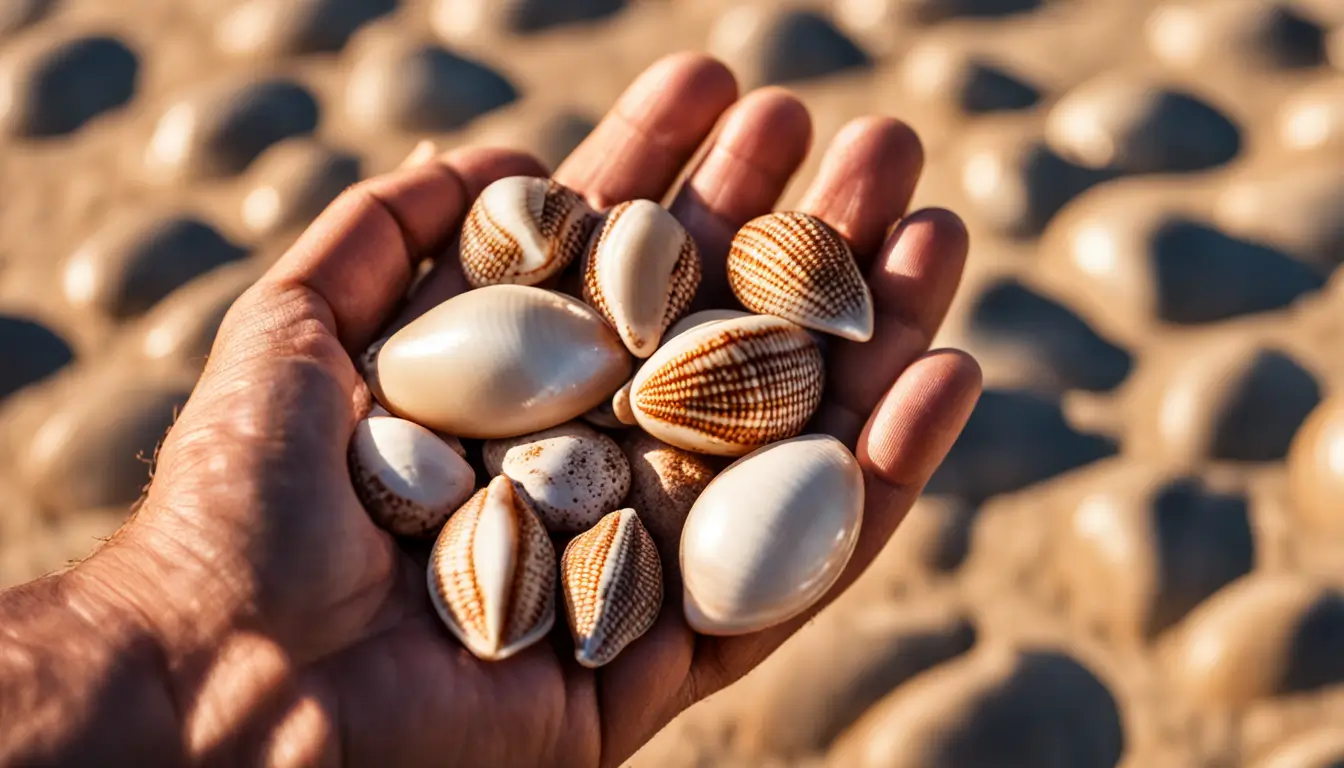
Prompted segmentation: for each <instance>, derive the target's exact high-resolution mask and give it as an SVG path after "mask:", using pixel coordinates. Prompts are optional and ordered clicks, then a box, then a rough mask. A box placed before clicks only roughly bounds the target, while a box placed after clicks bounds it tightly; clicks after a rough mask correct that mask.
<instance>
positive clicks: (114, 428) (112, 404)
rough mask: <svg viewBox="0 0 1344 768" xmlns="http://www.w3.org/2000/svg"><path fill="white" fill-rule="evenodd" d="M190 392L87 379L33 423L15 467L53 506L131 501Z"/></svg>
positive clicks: (75, 507)
mask: <svg viewBox="0 0 1344 768" xmlns="http://www.w3.org/2000/svg"><path fill="white" fill-rule="evenodd" d="M190 394H191V392H190V386H189V385H184V386H181V387H176V386H170V385H166V384H158V383H151V382H142V381H136V380H117V379H115V378H114V379H112V380H99V381H91V382H90V383H89V384H88V385H87V386H85V387H84V388H82V389H76V390H74V391H73V392H72V393H71V395H70V397H69V399H68V400H67V401H66V402H65V403H63V404H60V405H59V407H57V408H56V409H55V411H54V412H52V413H51V414H50V415H49V416H48V417H47V418H46V419H45V420H44V421H43V422H42V423H41V425H40V426H39V427H38V428H37V430H36V431H35V432H34V434H33V435H32V437H31V439H30V441H29V443H28V447H27V450H26V451H24V452H23V455H22V459H21V461H20V467H19V468H20V474H21V476H22V478H23V479H24V480H25V481H26V482H27V484H28V487H29V488H30V489H31V490H32V491H33V494H34V496H35V497H36V498H37V499H38V500H39V501H40V502H42V503H43V504H44V505H45V506H47V507H48V508H50V509H52V510H72V511H73V510H80V509H92V508H95V507H112V506H116V505H129V504H131V503H132V502H134V501H135V500H136V499H137V498H139V496H140V492H141V489H142V488H144V487H145V486H146V485H147V484H148V483H149V478H150V468H149V463H148V462H149V461H150V460H151V459H152V458H153V457H154V454H155V451H156V449H157V447H158V444H159V441H160V440H161V439H162V438H163V437H164V435H165V434H166V433H167V430H168V428H169V427H170V426H171V425H172V424H173V420H174V418H175V417H176V414H177V412H178V411H179V410H180V409H181V408H182V406H183V405H184V404H185V403H186V401H187V397H188V396H189V395H190Z"/></svg>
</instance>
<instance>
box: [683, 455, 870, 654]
mask: <svg viewBox="0 0 1344 768" xmlns="http://www.w3.org/2000/svg"><path fill="white" fill-rule="evenodd" d="M863 501H864V488H863V472H862V471H861V470H860V468H859V463H858V461H857V460H855V458H854V456H853V455H852V454H851V453H850V452H849V449H847V448H846V447H845V446H844V444H843V443H841V442H840V441H839V440H836V439H835V438H833V437H830V436H827V435H804V436H802V437H797V438H794V439H792V440H785V441H782V442H778V443H774V444H773V445H768V446H766V447H764V448H761V449H760V450H757V451H755V452H753V453H750V454H748V455H746V456H744V457H742V458H741V459H738V460H737V461H735V462H733V464H731V465H730V466H729V467H728V468H727V469H725V470H723V471H722V472H720V473H719V475H718V476H717V477H715V478H714V480H713V481H711V482H710V484H709V486H708V487H707V488H705V490H704V492H703V493H702V494H700V498H699V499H697V500H696V502H695V505H694V506H692V507H691V511H690V514H689V515H688V516H687V518H686V527H685V529H684V530H683V531H682V538H681V574H682V582H683V586H684V590H683V592H684V600H683V609H684V611H685V614H686V621H687V623H689V624H690V626H691V628H692V629H694V630H695V631H696V632H699V633H701V634H706V635H737V634H745V633H748V632H756V631H758V630H761V629H765V628H766V627H770V626H774V625H776V624H779V623H781V622H784V621H788V620H789V619H791V618H793V617H795V616H797V615H799V614H800V613H802V612H803V611H805V610H807V609H808V608H809V607H811V606H812V605H813V604H814V603H816V602H817V601H818V600H820V599H821V598H822V596H823V595H825V594H826V592H827V591H828V590H829V589H830V588H831V586H833V585H834V584H835V582H836V580H837V579H839V578H840V574H841V572H842V571H843V570H844V568H845V565H846V564H847V563H848V562H849V558H850V556H851V555H852V554H853V552H854V546H855V544H856V542H857V541H858V537H859V528H860V525H861V521H862V517H863Z"/></svg>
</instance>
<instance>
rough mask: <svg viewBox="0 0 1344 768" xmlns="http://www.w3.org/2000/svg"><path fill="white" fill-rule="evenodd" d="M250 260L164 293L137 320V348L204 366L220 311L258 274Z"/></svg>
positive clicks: (150, 357)
mask: <svg viewBox="0 0 1344 768" xmlns="http://www.w3.org/2000/svg"><path fill="white" fill-rule="evenodd" d="M258 273H259V269H258V266H257V265H255V264H253V263H252V262H250V261H243V262H238V263H236V264H227V265H225V266H222V267H220V268H218V269H215V270H212V271H210V272H208V273H206V274H204V275H202V276H200V277H198V278H196V279H194V280H192V281H191V282H189V283H187V284H186V285H183V286H182V287H181V288H178V289H177V290H175V291H173V292H172V293H170V294H168V296H167V298H165V299H164V300H163V301H161V302H159V303H158V304H157V305H155V306H154V309H152V310H151V311H150V312H148V313H147V314H146V315H145V316H144V318H143V320H142V323H141V326H140V332H139V334H138V339H137V341H138V345H137V346H138V350H139V353H140V354H141V355H143V356H144V357H145V358H146V359H148V360H168V359H171V360H177V361H179V362H183V363H188V364H190V365H193V366H194V367H196V368H197V370H200V369H203V368H204V367H205V361H206V357H207V356H208V355H209V354H210V348H211V346H212V345H213V344H214V342H215V335H216V334H217V333H218V332H219V326H220V324H221V323H223V322H224V315H225V314H226V313H227V312H228V311H229V308H230V307H232V306H233V303H234V302H235V301H237V299H238V297H239V296H241V295H242V294H243V292H244V291H246V290H247V288H248V287H249V286H251V285H252V283H253V282H255V281H256V279H257V277H258V276H259V274H258Z"/></svg>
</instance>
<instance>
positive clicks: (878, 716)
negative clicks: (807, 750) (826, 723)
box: [827, 645, 1125, 768]
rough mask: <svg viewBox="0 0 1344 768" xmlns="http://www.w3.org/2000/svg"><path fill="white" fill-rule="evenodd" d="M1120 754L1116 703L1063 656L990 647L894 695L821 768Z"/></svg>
mask: <svg viewBox="0 0 1344 768" xmlns="http://www.w3.org/2000/svg"><path fill="white" fill-rule="evenodd" d="M1124 748H1125V731H1124V726H1123V724H1122V722H1121V719H1120V712H1119V707H1118V704H1117V703H1116V701H1115V697H1114V696H1112V695H1111V692H1110V691H1109V690H1108V689H1107V688H1106V686H1105V685H1104V684H1103V683H1102V682H1101V681H1100V680H1098V679H1097V677H1096V676H1095V675H1094V674H1093V673H1092V672H1091V671H1090V670H1089V669H1087V668H1086V667H1084V666H1083V665H1081V664H1079V663H1078V662H1077V661H1076V660H1074V659H1073V658H1072V657H1070V656H1068V655H1067V654H1065V653H1063V652H1062V651H1056V650H1044V649H1042V650H1023V651H1018V650H1012V649H1008V648H1004V647H1002V646H999V645H991V646H982V647H981V648H979V649H978V650H976V651H975V652H973V653H971V654H969V655H967V656H965V657H963V658H961V659H958V660H955V661H953V662H951V663H950V664H947V665H944V666H941V667H938V668H935V669H933V670H932V671H929V672H926V673H924V674H923V675H920V676H919V677H916V678H915V679H914V680H912V681H910V682H909V683H907V684H905V685H903V686H901V687H899V688H897V689H895V690H894V691H892V692H891V693H890V694H889V695H888V696H887V697H886V698H884V699H882V700H881V701H879V702H878V703H877V704H876V705H875V706H874V707H872V708H871V709H869V710H868V711H867V712H866V713H865V714H864V715H863V717H861V718H859V721H858V722H857V723H855V724H854V726H853V727H851V728H850V729H849V730H847V731H845V733H844V734H843V735H841V736H840V738H839V740H838V741H837V742H836V745H835V747H834V748H833V749H832V750H831V751H830V753H829V754H828V760H827V765H832V766H836V767H837V768H839V766H844V768H878V767H879V766H880V767H882V768H888V767H891V766H901V767H902V768H905V767H906V766H911V767H913V766H930V768H932V767H933V766H938V768H973V767H975V768H978V767H979V766H1010V765H1011V766H1032V768H1081V767H1083V766H1087V767H1088V768H1091V767H1093V766H1095V767H1096V768H1101V767H1102V766H1114V765H1116V764H1118V763H1119V761H1120V757H1121V754H1122V753H1123V751H1124Z"/></svg>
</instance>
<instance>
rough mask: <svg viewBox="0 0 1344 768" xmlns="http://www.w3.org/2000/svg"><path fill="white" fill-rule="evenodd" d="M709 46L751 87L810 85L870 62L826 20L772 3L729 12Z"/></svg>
mask: <svg viewBox="0 0 1344 768" xmlns="http://www.w3.org/2000/svg"><path fill="white" fill-rule="evenodd" d="M707 47H708V49H709V51H710V52H711V53H712V54H713V55H715V56H717V57H718V58H721V59H723V60H724V61H726V62H727V63H728V64H729V65H730V66H731V67H732V68H733V71H734V72H735V73H736V74H737V75H738V77H739V78H741V80H742V81H743V82H744V83H749V84H751V85H753V86H757V85H771V84H783V83H794V82H798V81H802V80H810V79H813V78H818V77H824V76H827V75H832V74H835V73H838V72H844V71H846V70H852V69H860V68H866V67H867V66H869V64H870V63H871V62H870V60H869V58H868V55H867V54H866V53H864V52H863V50H862V49H861V48H859V46H858V45H856V44H855V43H854V42H853V41H852V40H850V39H849V38H848V37H845V35H844V33H843V32H841V31H840V30H838V29H836V27H835V25H834V24H832V23H831V21H830V19H828V18H826V17H825V16H823V15H821V14H819V13H815V12H813V11H807V10H799V9H788V8H776V7H773V6H771V5H768V4H766V5H739V6H736V7H733V8H731V9H729V10H728V11H725V12H724V14H723V15H722V16H721V17H720V18H719V20H718V21H717V22H716V23H715V25H714V28H713V29H712V30H710V37H709V43H708V46H707Z"/></svg>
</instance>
